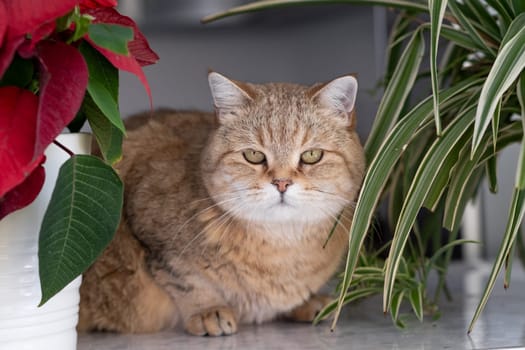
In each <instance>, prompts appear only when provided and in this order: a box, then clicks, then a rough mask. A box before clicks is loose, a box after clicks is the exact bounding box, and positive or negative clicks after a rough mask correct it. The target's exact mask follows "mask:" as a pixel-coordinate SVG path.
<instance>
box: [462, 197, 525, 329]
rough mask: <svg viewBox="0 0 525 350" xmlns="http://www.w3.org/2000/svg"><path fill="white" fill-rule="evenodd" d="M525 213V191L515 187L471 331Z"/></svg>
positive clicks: (471, 322)
mask: <svg viewBox="0 0 525 350" xmlns="http://www.w3.org/2000/svg"><path fill="white" fill-rule="evenodd" d="M524 214H525V191H524V190H518V189H515V190H514V192H513V195H512V201H511V205H510V209H509V218H508V221H507V228H506V230H505V234H504V235H503V239H502V241H501V246H500V249H499V251H498V255H497V257H496V260H495V261H494V265H493V266H492V271H491V273H490V276H489V279H488V281H487V284H486V286H485V289H484V291H483V294H482V296H481V300H480V302H479V304H478V306H477V308H476V311H475V313H474V316H473V317H472V320H471V321H470V325H469V328H468V332H469V333H470V332H472V329H473V328H474V325H475V324H476V321H477V320H478V318H479V316H480V315H481V312H482V311H483V309H484V308H485V306H486V305H487V301H488V299H489V296H490V294H491V293H492V290H493V289H494V285H495V283H496V278H497V277H498V274H499V272H500V271H501V268H502V266H503V263H504V261H505V258H506V257H507V256H508V255H509V252H510V250H511V248H512V246H513V244H514V242H515V240H516V236H517V234H518V232H519V228H520V224H521V222H522V221H523V216H524Z"/></svg>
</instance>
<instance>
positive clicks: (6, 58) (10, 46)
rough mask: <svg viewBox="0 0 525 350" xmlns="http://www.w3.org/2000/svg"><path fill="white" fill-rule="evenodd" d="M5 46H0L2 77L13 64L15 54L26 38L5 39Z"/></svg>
mask: <svg viewBox="0 0 525 350" xmlns="http://www.w3.org/2000/svg"><path fill="white" fill-rule="evenodd" d="M5 39H6V40H4V43H3V44H0V77H2V76H3V75H4V73H5V71H6V70H7V68H8V67H9V65H10V64H11V61H12V60H13V57H14V56H15V52H16V50H17V49H18V47H19V46H20V44H22V43H23V42H24V37H23V36H20V37H18V38H16V39H9V38H5Z"/></svg>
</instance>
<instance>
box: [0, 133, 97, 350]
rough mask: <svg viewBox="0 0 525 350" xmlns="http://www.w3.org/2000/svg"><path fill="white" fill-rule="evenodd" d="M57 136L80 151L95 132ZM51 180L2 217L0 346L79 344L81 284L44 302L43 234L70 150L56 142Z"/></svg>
mask: <svg viewBox="0 0 525 350" xmlns="http://www.w3.org/2000/svg"><path fill="white" fill-rule="evenodd" d="M57 140H58V141H59V142H60V143H61V144H63V145H64V146H66V147H67V148H68V149H70V150H71V151H73V152H74V153H76V154H88V153H89V152H90V148H91V135H89V134H83V133H79V134H62V135H60V136H59V137H58V138H57ZM45 154H46V157H47V159H46V162H45V163H44V167H45V171H46V179H45V182H44V187H43V188H42V191H41V192H40V194H39V195H38V197H37V198H36V199H35V201H34V202H33V203H32V204H31V205H29V206H27V207H26V208H24V209H21V210H18V211H16V212H14V213H11V214H9V215H8V216H6V217H5V218H4V219H2V220H0V349H2V350H25V349H45V350H47V349H56V350H73V349H76V346H77V332H76V329H75V327H76V325H77V321H78V303H79V300H80V296H79V291H78V289H79V287H80V282H81V278H80V277H78V278H77V279H75V280H74V281H73V282H71V283H70V284H69V285H68V286H67V287H66V288H64V289H63V290H62V291H61V292H60V293H58V294H57V295H56V296H54V297H53V298H51V300H49V301H48V302H47V303H46V304H45V305H44V306H42V307H38V306H37V305H38V304H39V302H40V298H41V295H42V294H41V291H40V279H39V275H38V233H39V230H40V225H41V223H42V219H43V217H44V213H45V210H46V208H47V204H48V203H49V200H50V198H51V193H52V192H53V188H54V186H55V182H56V178H57V176H58V170H59V168H60V166H61V165H62V164H63V163H64V162H65V161H66V160H67V159H68V158H69V155H68V154H67V153H66V152H65V151H63V150H62V149H60V148H59V147H58V146H56V145H55V144H51V145H50V146H49V147H48V148H47V149H46V151H45Z"/></svg>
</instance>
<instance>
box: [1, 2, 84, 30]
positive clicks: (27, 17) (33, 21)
mask: <svg viewBox="0 0 525 350" xmlns="http://www.w3.org/2000/svg"><path fill="white" fill-rule="evenodd" d="M4 4H5V6H6V9H7V14H8V16H9V17H8V18H9V22H8V32H9V35H10V36H11V37H13V38H14V37H17V36H19V35H25V34H27V33H33V32H34V31H35V30H36V29H37V28H39V27H40V26H41V25H43V24H44V23H47V22H54V21H55V19H57V18H58V17H61V16H63V15H65V14H66V13H68V12H69V11H71V10H72V9H73V8H74V7H75V5H77V4H78V0H60V1H35V0H16V1H12V0H9V1H4Z"/></svg>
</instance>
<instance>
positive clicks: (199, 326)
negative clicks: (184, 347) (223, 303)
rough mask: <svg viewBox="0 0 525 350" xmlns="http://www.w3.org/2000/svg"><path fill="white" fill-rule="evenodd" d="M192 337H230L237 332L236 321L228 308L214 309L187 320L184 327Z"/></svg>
mask: <svg viewBox="0 0 525 350" xmlns="http://www.w3.org/2000/svg"><path fill="white" fill-rule="evenodd" d="M184 328H185V330H186V332H188V333H190V334H193V335H201V336H202V335H210V336H214V337H215V336H220V335H230V334H233V333H236V332H237V319H236V317H235V314H234V313H233V310H232V309H230V308H228V307H214V308H211V309H208V310H205V311H203V312H200V313H198V314H195V315H193V316H191V317H190V318H189V320H188V321H187V322H186V324H185V326H184Z"/></svg>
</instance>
